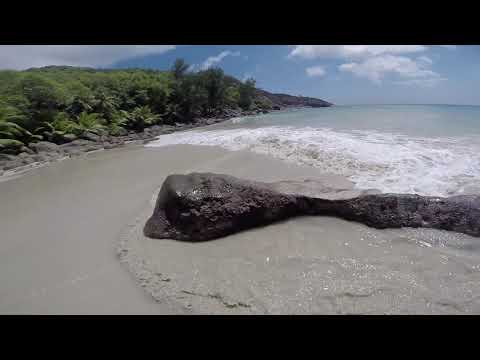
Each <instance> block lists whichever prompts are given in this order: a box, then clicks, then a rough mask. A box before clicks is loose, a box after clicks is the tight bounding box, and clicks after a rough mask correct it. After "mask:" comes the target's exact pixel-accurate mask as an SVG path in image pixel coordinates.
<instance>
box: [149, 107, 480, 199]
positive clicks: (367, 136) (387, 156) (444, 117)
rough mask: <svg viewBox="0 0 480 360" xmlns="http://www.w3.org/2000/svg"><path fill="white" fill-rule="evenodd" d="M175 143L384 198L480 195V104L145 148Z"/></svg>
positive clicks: (365, 115)
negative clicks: (324, 175) (328, 179)
mask: <svg viewBox="0 0 480 360" xmlns="http://www.w3.org/2000/svg"><path fill="white" fill-rule="evenodd" d="M173 144H191V145H205V146H220V147H222V148H225V149H228V150H231V151H236V150H249V151H252V152H254V153H261V154H266V155H269V156H271V157H274V158H278V159H281V160H285V161H290V162H294V163H297V164H300V165H307V166H314V167H317V168H320V169H321V170H322V171H324V172H328V173H334V174H338V175H343V176H345V177H347V178H348V179H350V180H352V181H353V182H355V184H356V187H357V188H361V189H367V188H374V189H378V190H380V191H382V192H384V193H412V194H419V195H429V196H451V195H459V194H467V193H480V106H456V105H356V106H333V107H329V108H315V109H313V108H307V109H291V110H287V111H281V112H273V113H269V114H264V115H258V116H252V117H242V118H235V119H230V120H228V121H226V122H223V123H220V124H216V125H212V126H209V127H205V128H201V129H194V130H190V131H186V132H177V133H173V134H168V135H162V136H160V137H159V138H158V140H156V141H154V142H151V143H149V144H147V146H148V147H158V146H166V145H173ZM279 180H282V179H279Z"/></svg>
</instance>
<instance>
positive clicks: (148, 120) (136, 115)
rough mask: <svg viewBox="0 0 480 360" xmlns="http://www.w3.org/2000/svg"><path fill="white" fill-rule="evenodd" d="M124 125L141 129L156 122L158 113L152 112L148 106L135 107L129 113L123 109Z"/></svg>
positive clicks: (158, 116) (158, 118) (158, 117)
mask: <svg viewBox="0 0 480 360" xmlns="http://www.w3.org/2000/svg"><path fill="white" fill-rule="evenodd" d="M123 114H124V116H125V118H126V120H127V121H126V125H127V126H128V127H129V128H131V129H136V130H142V129H144V128H146V127H147V126H151V125H155V124H158V122H159V120H160V115H158V114H154V113H153V112H152V111H151V110H150V108H149V107H148V106H140V107H137V108H135V109H134V110H133V111H132V112H131V113H127V112H125V111H123Z"/></svg>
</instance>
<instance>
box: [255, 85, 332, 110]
mask: <svg viewBox="0 0 480 360" xmlns="http://www.w3.org/2000/svg"><path fill="white" fill-rule="evenodd" d="M256 92H257V96H261V97H266V98H267V99H268V100H270V101H271V102H272V104H273V106H274V109H280V108H282V107H328V106H332V105H333V104H332V103H329V102H327V101H325V100H321V99H317V98H312V97H304V96H293V95H288V94H272V93H270V92H268V91H265V90H261V89H257V91H256Z"/></svg>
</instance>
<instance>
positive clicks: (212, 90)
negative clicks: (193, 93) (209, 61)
mask: <svg viewBox="0 0 480 360" xmlns="http://www.w3.org/2000/svg"><path fill="white" fill-rule="evenodd" d="M199 76H200V81H201V83H202V85H203V87H204V88H205V90H206V91H207V107H208V110H213V109H215V108H217V107H220V106H222V105H223V102H224V100H225V90H226V86H225V79H224V78H225V75H224V73H223V70H222V69H220V68H213V69H208V70H205V71H202V72H200V73H199Z"/></svg>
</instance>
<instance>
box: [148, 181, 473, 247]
mask: <svg viewBox="0 0 480 360" xmlns="http://www.w3.org/2000/svg"><path fill="white" fill-rule="evenodd" d="M298 215H326V216H336V217H340V218H343V219H346V220H353V221H358V222H361V223H363V224H366V225H368V226H371V227H375V228H379V229H385V228H400V227H415V228H417V227H427V228H435V229H443V230H451V231H456V232H461V233H465V234H469V235H472V236H480V196H477V195H462V196H454V197H450V198H439V197H424V196H419V195H402V194H380V193H378V191H375V190H364V191H356V190H341V189H329V188H326V187H325V186H323V185H322V184H319V183H317V182H315V181H314V180H307V181H301V182H298V181H283V182H278V183H261V182H253V181H248V180H242V179H238V178H235V177H232V176H228V175H220V174H211V173H192V174H189V175H170V176H168V177H167V178H166V180H165V182H164V183H163V186H162V188H161V190H160V193H159V195H158V199H157V203H156V206H155V210H154V212H153V215H152V216H151V217H150V218H149V219H148V221H147V223H146V224H145V227H144V234H145V235H146V236H148V237H151V238H158V239H162V238H170V239H176V240H184V241H205V240H211V239H216V238H219V237H223V236H226V235H229V234H232V233H235V232H238V231H241V230H245V229H248V228H252V227H256V226H261V225H267V224H270V223H273V222H275V221H278V220H282V219H286V218H289V217H292V216H298Z"/></svg>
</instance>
